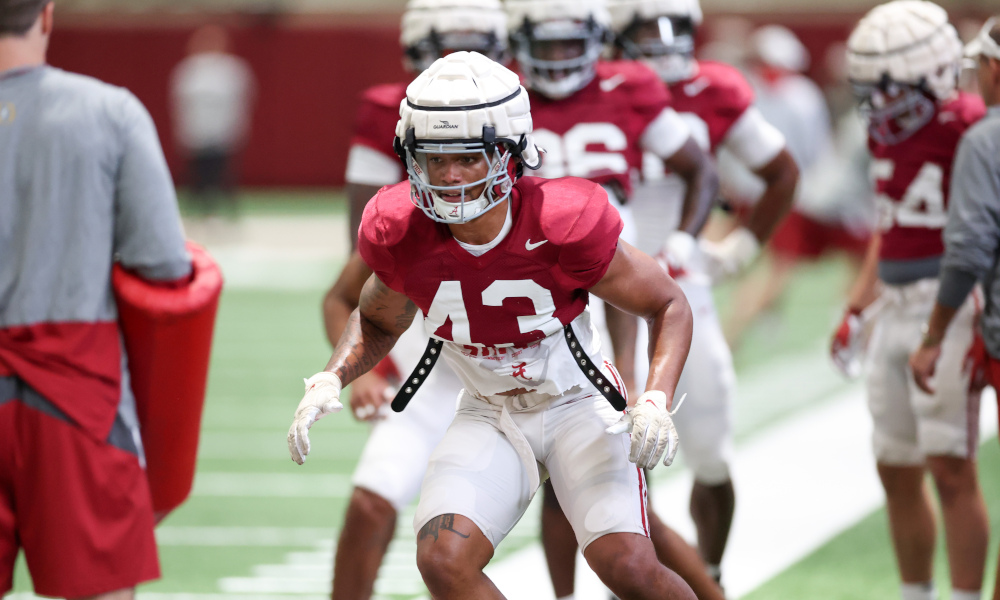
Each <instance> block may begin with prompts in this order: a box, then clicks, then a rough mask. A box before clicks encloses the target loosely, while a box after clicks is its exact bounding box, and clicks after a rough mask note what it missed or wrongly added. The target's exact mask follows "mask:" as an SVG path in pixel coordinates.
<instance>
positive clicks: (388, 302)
mask: <svg viewBox="0 0 1000 600" xmlns="http://www.w3.org/2000/svg"><path fill="white" fill-rule="evenodd" d="M362 308H363V309H364V311H365V312H364V314H362V312H361V309H362ZM416 312H417V307H416V305H415V304H414V303H413V302H412V301H411V300H410V299H409V298H406V297H404V296H402V295H400V294H396V293H394V292H392V290H390V289H389V288H388V287H386V286H385V284H383V283H382V282H381V281H379V280H378V278H377V277H373V278H372V280H371V281H369V283H367V284H365V287H364V289H363V290H362V292H361V299H360V306H359V308H358V309H355V310H354V312H352V313H351V317H350V319H348V322H347V327H346V328H345V329H344V333H343V335H341V336H340V341H338V342H337V348H336V350H334V353H333V357H331V358H330V362H329V363H328V364H327V370H328V371H333V372H334V373H336V374H337V376H338V377H340V380H341V381H342V382H343V383H344V385H347V384H348V383H350V382H351V381H354V380H355V379H357V378H358V377H360V376H361V375H363V374H364V373H366V372H368V371H370V370H371V369H372V368H373V367H374V366H375V365H376V364H378V362H379V361H380V360H382V359H383V358H384V357H385V356H386V355H387V354H388V353H389V350H391V349H392V347H393V346H394V345H395V344H396V340H397V339H399V336H400V335H401V334H402V333H403V332H404V331H406V328H407V327H409V326H410V323H411V322H412V321H413V316H414V315H415V314H416Z"/></svg>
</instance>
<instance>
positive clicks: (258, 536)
mask: <svg viewBox="0 0 1000 600" xmlns="http://www.w3.org/2000/svg"><path fill="white" fill-rule="evenodd" d="M333 537H336V533H335V532H332V528H320V527H203V526H197V527H184V526H171V525H163V526H161V527H157V528H156V543H157V545H159V546H219V547H239V546H265V547H266V546H276V547H282V546H285V547H287V546H312V545H314V544H315V543H316V540H322V539H331V538H333Z"/></svg>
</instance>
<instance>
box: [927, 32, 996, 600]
mask: <svg viewBox="0 0 1000 600" xmlns="http://www.w3.org/2000/svg"><path fill="white" fill-rule="evenodd" d="M965 55H966V57H968V58H971V59H973V60H975V61H976V67H977V69H978V77H979V90H980V94H982V96H983V100H984V101H985V103H986V106H987V107H988V110H987V113H986V116H985V117H983V119H982V120H981V121H979V122H978V123H976V124H975V125H973V126H972V127H971V128H969V130H968V131H966V132H965V135H964V136H963V137H962V140H961V142H960V143H959V146H958V151H957V152H956V154H955V163H954V167H953V173H952V178H951V202H950V204H949V208H948V224H947V226H946V227H945V230H944V242H945V256H944V260H943V261H942V263H941V287H940V290H939V291H938V296H937V302H936V303H935V305H934V310H933V311H932V312H931V316H930V319H929V322H928V323H927V324H926V325H925V329H924V336H923V340H922V341H921V343H920V347H919V348H918V349H917V350H916V351H915V352H914V353H913V355H912V356H911V357H910V368H911V369H912V370H913V377H914V379H915V380H916V383H917V385H918V386H919V387H920V388H921V389H923V390H924V391H927V392H930V390H931V388H932V386H931V384H930V381H929V380H930V378H931V377H932V376H933V375H934V369H935V365H936V363H937V360H938V357H939V356H940V354H941V340H942V339H943V337H944V333H945V330H946V329H947V328H948V325H949V324H950V323H951V321H952V319H953V318H954V316H955V313H956V312H957V310H958V307H959V306H961V305H962V302H963V301H964V300H965V298H966V297H967V296H968V295H969V292H971V291H972V288H973V287H974V286H975V284H976V282H977V281H980V280H981V281H982V282H983V289H984V291H985V294H986V305H985V307H984V309H983V313H982V317H981V319H980V326H981V329H982V334H983V338H984V342H985V345H986V353H987V357H986V358H987V360H988V373H987V375H988V377H989V379H990V380H991V383H992V384H993V385H994V386H1000V21H998V19H997V18H993V19H990V20H989V21H987V22H986V24H985V25H983V28H982V30H980V32H979V34H978V35H977V36H976V38H975V39H974V40H973V41H971V42H970V43H969V44H968V45H967V46H966V47H965ZM998 587H1000V586H998ZM994 598H1000V596H997V595H994Z"/></svg>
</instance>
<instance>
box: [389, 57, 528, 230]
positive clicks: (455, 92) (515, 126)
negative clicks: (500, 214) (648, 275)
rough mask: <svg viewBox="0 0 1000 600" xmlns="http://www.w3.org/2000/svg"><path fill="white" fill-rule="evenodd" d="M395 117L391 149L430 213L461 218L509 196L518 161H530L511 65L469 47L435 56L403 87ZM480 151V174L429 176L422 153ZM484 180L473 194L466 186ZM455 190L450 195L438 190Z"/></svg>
mask: <svg viewBox="0 0 1000 600" xmlns="http://www.w3.org/2000/svg"><path fill="white" fill-rule="evenodd" d="M399 116H400V118H399V122H398V123H397V124H396V141H395V147H396V153H397V154H398V155H399V157H400V159H401V160H402V161H403V165H404V166H405V167H406V172H407V175H408V176H409V179H410V189H411V199H412V201H413V203H414V204H415V205H416V206H417V207H419V208H420V209H421V210H423V212H424V214H426V215H427V216H428V217H430V218H431V219H433V220H435V221H438V222H441V223H465V222H466V221H470V220H472V219H475V218H476V217H478V216H480V215H482V214H483V213H485V212H486V211H488V210H489V209H491V208H493V207H494V206H496V205H497V204H499V203H501V202H503V201H504V200H506V199H507V198H508V197H509V196H510V192H511V189H512V188H513V185H514V182H515V181H517V178H518V177H519V176H520V175H521V173H522V169H523V167H528V168H529V169H537V168H538V167H539V166H540V165H539V155H538V148H537V147H536V146H535V142H534V140H533V139H532V137H531V129H532V122H531V106H530V104H529V102H528V93H527V92H526V91H525V89H524V88H523V87H521V83H520V80H519V78H518V76H517V74H516V73H514V72H512V71H510V70H509V69H507V68H506V67H504V66H503V65H501V64H499V63H497V62H495V61H492V60H490V59H488V58H486V57H485V56H483V55H481V54H478V53H476V52H455V53H453V54H449V55H448V56H445V57H443V58H440V59H438V60H437V61H435V62H434V64H432V65H431V66H430V68H429V69H427V70H426V71H424V72H423V73H421V74H420V75H419V76H418V77H417V78H416V79H415V80H414V81H413V83H411V84H410V85H409V87H407V88H406V98H405V99H404V100H403V102H402V104H401V105H400V109H399ZM474 152H480V153H482V155H483V157H484V158H485V159H486V161H487V163H488V164H489V170H488V172H487V175H486V177H485V178H484V179H482V180H480V181H475V182H472V183H468V184H462V185H455V186H442V185H433V184H431V182H430V180H429V178H428V176H427V155H428V154H468V153H474ZM484 183H485V184H486V187H485V189H484V190H483V192H482V193H481V194H480V195H479V196H478V197H476V198H472V197H470V196H469V191H470V190H472V189H473V188H476V187H478V186H480V185H482V184H484ZM442 192H447V193H448V194H449V195H453V194H456V193H458V194H460V200H459V201H457V202H453V201H448V200H445V199H444V198H442V197H441V193H442Z"/></svg>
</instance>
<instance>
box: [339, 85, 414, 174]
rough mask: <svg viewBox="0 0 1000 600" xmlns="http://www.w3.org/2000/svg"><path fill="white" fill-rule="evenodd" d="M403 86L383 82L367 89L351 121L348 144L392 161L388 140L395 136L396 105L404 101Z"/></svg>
mask: <svg viewBox="0 0 1000 600" xmlns="http://www.w3.org/2000/svg"><path fill="white" fill-rule="evenodd" d="M406 85H407V84H405V83H387V84H383V85H376V86H373V87H370V88H368V89H367V90H365V91H364V93H363V94H362V95H361V105H360V106H359V107H358V112H357V114H356V115H355V118H354V136H353V137H352V138H351V145H352V146H354V145H356V144H360V145H362V146H367V147H369V148H371V149H373V150H377V151H379V152H381V153H382V154H385V155H386V156H388V157H389V158H391V159H393V160H396V153H395V151H394V150H393V149H392V140H393V139H395V137H396V122H397V121H399V103H400V102H402V100H403V98H406Z"/></svg>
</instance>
